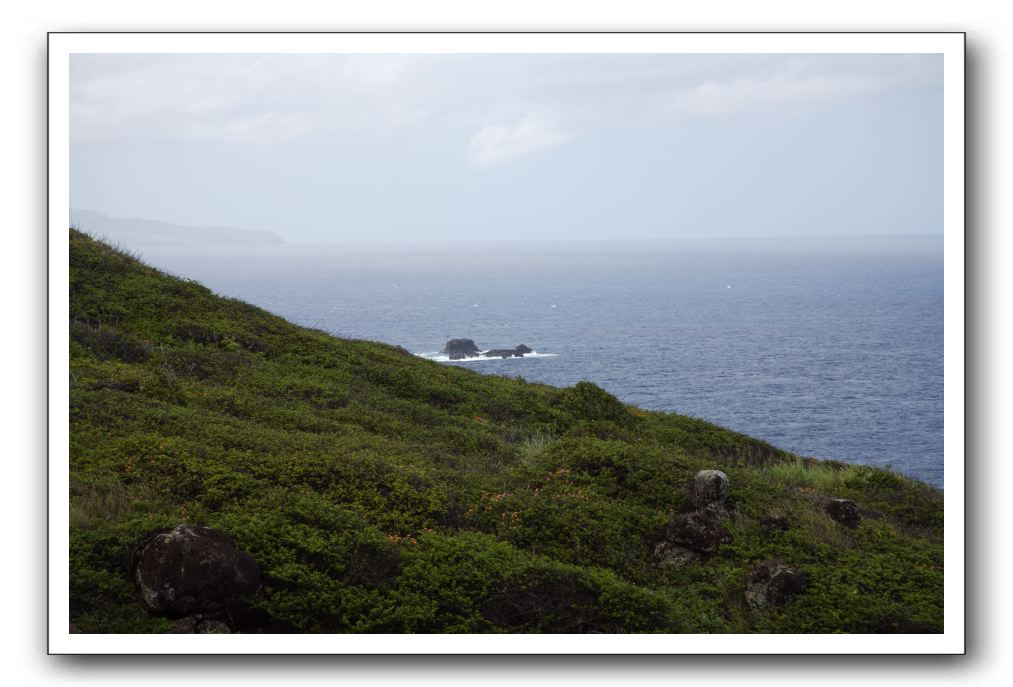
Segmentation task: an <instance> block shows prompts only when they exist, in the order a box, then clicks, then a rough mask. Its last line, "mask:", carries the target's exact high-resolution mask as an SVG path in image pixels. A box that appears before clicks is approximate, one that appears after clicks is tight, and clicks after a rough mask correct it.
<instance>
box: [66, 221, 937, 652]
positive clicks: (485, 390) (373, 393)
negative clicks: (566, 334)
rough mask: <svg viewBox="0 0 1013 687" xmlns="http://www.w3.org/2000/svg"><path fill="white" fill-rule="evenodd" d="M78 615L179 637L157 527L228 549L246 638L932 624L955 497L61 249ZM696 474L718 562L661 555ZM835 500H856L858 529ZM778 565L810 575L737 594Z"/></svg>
mask: <svg viewBox="0 0 1013 687" xmlns="http://www.w3.org/2000/svg"><path fill="white" fill-rule="evenodd" d="M70 242H71V251H70V256H71V259H70V318H71V319H70V337H71V347H70V351H71V353H70V358H71V360H70V372H71V374H70V380H69V381H70V386H71V389H70V399H71V400H70V404H71V407H70V419H71V427H70V476H71V493H70V495H69V497H70V503H71V510H70V523H69V526H70V541H71V551H70V554H71V569H70V582H71V607H70V609H69V612H70V620H71V622H72V623H73V624H74V627H75V628H76V629H77V630H78V631H80V632H164V631H167V630H168V627H169V624H168V621H166V620H165V619H162V618H156V617H153V616H150V615H149V614H148V613H147V612H146V611H145V610H144V608H143V606H142V605H141V603H140V599H139V594H138V592H137V590H136V588H135V585H134V581H133V578H132V575H131V570H130V561H131V556H132V554H133V553H134V550H135V547H136V545H137V543H138V542H139V541H141V540H142V539H143V538H144V537H145V535H147V534H148V533H150V532H152V531H154V530H158V529H160V528H167V527H173V526H175V525H177V524H180V523H182V522H187V523H191V524H200V525H207V526H209V527H213V528H216V529H220V530H222V531H224V532H226V533H228V534H229V535H230V536H231V537H232V538H233V539H234V540H235V541H236V543H237V544H238V545H239V546H240V547H241V548H242V549H243V550H245V551H247V552H249V553H250V554H251V555H252V556H253V557H254V558H255V559H256V561H257V562H258V564H259V565H260V567H261V569H262V573H263V577H262V585H261V588H260V590H259V591H258V592H257V594H256V596H255V597H254V598H253V599H251V601H250V602H249V606H248V607H247V608H245V609H243V610H242V612H238V611H237V613H236V614H235V617H233V618H232V619H231V620H232V622H233V629H234V630H237V631H243V632H792V633H795V632H939V631H941V630H942V604H943V593H942V575H943V571H942V565H943V563H942V561H943V551H942V517H943V516H942V494H941V492H939V491H938V490H935V489H932V488H931V487H928V486H926V485H923V484H921V483H918V482H914V481H911V480H908V479H905V478H903V477H901V476H898V475H896V474H893V473H889V472H884V471H881V470H876V469H872V468H868V467H861V466H848V465H844V464H840V463H826V462H817V461H812V460H804V459H801V458H798V457H796V456H793V455H791V454H788V453H786V452H783V451H780V450H778V449H776V448H774V447H772V446H770V445H768V444H765V443H763V442H761V441H758V440H755V439H752V438H749V437H747V436H743V435H741V434H736V433H734V432H731V431H727V430H724V429H722V428H720V427H717V426H714V425H712V424H709V423H706V422H703V421H700V420H696V419H692V418H688V417H683V416H678V415H671V414H664V413H656V412H647V411H643V410H640V409H638V408H635V407H630V406H626V405H624V404H622V403H620V402H619V401H618V400H617V399H615V398H614V397H613V396H611V395H609V394H608V393H606V392H605V391H604V390H602V389H600V388H598V387H597V386H595V385H593V384H590V383H581V384H578V385H577V386H575V387H573V388H569V389H557V388H553V387H549V386H544V385H539V384H532V383H528V382H525V381H524V380H522V379H514V378H505V377H495V376H486V375H481V374H478V373H475V372H472V371H470V370H465V369H460V368H458V367H453V366H443V365H440V364H438V363H434V362H431V361H427V360H423V359H420V358H417V357H415V356H412V355H410V354H408V353H407V352H406V351H404V350H402V349H398V348H395V347H392V346H388V345H384V344H380V343H373V342H367V341H352V340H345V339H339V338H335V337H332V336H330V335H328V334H326V333H324V332H320V331H316V330H312V329H306V328H303V327H298V326H295V325H293V324H290V323H288V322H286V321H284V320H282V319H281V318H279V317H276V316H273V315H271V314H269V313H267V312H265V311H263V310H260V309H258V308H256V307H253V306H251V305H249V304H246V303H243V302H240V301H237V300H232V299H227V298H222V297H219V296H216V295H214V294H213V293H211V292H210V291H209V290H208V289H206V288H204V287H203V286H201V285H199V284H197V283H194V282H190V281H186V280H182V279H178V278H175V277H172V276H169V275H166V274H164V273H161V272H159V271H157V270H155V269H153V268H150V267H147V266H145V265H143V264H142V263H140V262H138V261H137V260H136V259H134V258H133V257H131V256H130V255H129V254H126V253H123V252H121V251H118V250H116V249H113V248H110V247H109V246H107V245H105V244H103V243H100V242H98V241H96V240H93V239H92V238H90V237H88V236H86V235H84V234H82V233H80V232H77V231H73V230H72V231H71V234H70ZM702 469H719V470H721V471H723V472H724V473H726V474H727V476H728V479H729V484H730V489H729V493H728V497H727V501H726V503H725V507H726V510H723V511H722V515H723V519H722V523H723V525H722V526H723V528H724V529H725V535H726V536H724V537H723V538H722V541H721V543H720V545H718V546H716V549H717V550H716V551H713V552H711V551H708V552H704V553H702V554H699V555H696V554H694V555H691V556H690V555H687V556H684V557H682V558H681V559H680V558H678V557H675V558H673V557H671V556H666V555H665V551H666V550H667V549H666V546H668V545H669V543H668V542H667V541H666V537H667V538H669V539H670V538H671V534H670V533H671V530H672V528H671V527H670V524H671V523H672V522H673V519H676V518H677V516H678V515H679V514H680V513H684V512H688V511H691V510H692V509H693V507H694V506H693V505H692V504H691V503H690V497H689V493H688V491H687V485H688V484H689V483H690V482H691V481H692V479H693V477H694V475H695V474H696V473H697V472H698V471H699V470H702ZM827 497H843V498H847V499H851V500H853V501H854V502H855V503H856V504H857V506H858V509H859V510H860V512H861V516H862V520H861V522H860V523H859V524H858V525H857V526H856V527H847V526H845V524H844V523H842V522H838V521H835V520H834V519H832V518H831V517H830V516H829V515H828V514H827V511H826V509H825V508H824V504H825V503H826V498H827ZM769 559H777V560H779V561H782V562H783V563H784V564H786V565H788V566H791V567H792V568H793V569H795V570H797V571H798V572H800V573H801V574H802V575H804V576H805V578H806V580H807V581H808V586H807V588H806V589H805V591H804V592H802V593H800V594H798V595H797V596H795V597H794V598H792V599H790V600H789V601H788V602H787V603H785V604H783V605H774V606H770V607H757V606H756V605H754V604H751V603H749V602H747V599H746V594H745V592H746V589H747V576H748V575H749V571H750V570H751V569H752V568H753V567H754V566H755V565H756V564H757V563H758V562H760V561H764V560H769Z"/></svg>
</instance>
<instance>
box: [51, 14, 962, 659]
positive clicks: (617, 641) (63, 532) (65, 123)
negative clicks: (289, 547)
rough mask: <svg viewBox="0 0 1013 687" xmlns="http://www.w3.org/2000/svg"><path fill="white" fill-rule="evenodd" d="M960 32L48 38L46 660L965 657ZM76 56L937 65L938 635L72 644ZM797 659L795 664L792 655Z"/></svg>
mask: <svg viewBox="0 0 1013 687" xmlns="http://www.w3.org/2000/svg"><path fill="white" fill-rule="evenodd" d="M964 44H965V36H964V34H963V33H959V32H953V33H933V32H919V33H850V32H813V33H759V32H744V33H672V32H617V33H611V32H574V33H557V32H544V33H541V32H539V33H527V32H461V33H456V32H455V33H439V32H432V33H427V32H349V33H264V32H249V33H212V32H208V33H174V32H151V33H140V32H139V33H101V32H96V33H51V34H49V63H48V70H49V71H48V78H49V83H48V94H49V95H48V97H49V100H48V106H49V139H48V141H49V143H48V158H49V159H48V169H49V177H48V178H49V193H48V225H49V226H48V231H49V294H48V297H49V375H48V380H49V417H48V420H49V422H48V427H49V456H48V460H49V522H48V528H49V544H48V546H49V559H48V564H49V606H48V619H49V630H48V639H49V645H48V646H49V653H51V654H272V655H274V654H603V655H615V654H736V655H743V654H784V653H791V654H863V655H872V654H907V655H911V654H962V653H964V652H965V639H964V630H965V542H964V517H965V482H964V478H965V474H964V473H965V470H964V460H965V455H964V451H965V438H964V367H965V364H964V344H965V333H964V326H965V325H964V265H965V260H964V222H965V210H964V197H965V187H964V165H965V157H964V143H965V134H964V117H965V104H964V102H965V94H964V78H965V71H964ZM74 53H359V54H369V53H373V54H388V53H402V54H403V53H782V54H783V53H936V54H942V55H943V79H944V81H943V84H944V95H943V122H944V123H943V131H944V133H943V152H944V175H943V193H944V199H943V200H944V203H943V207H944V210H943V215H944V251H945V253H944V313H945V318H944V351H945V354H944V456H945V458H944V463H945V470H944V479H945V490H944V509H945V510H944V512H945V520H944V542H945V544H944V570H945V573H944V632H943V633H941V634H924V635H790V637H791V641H785V638H786V635H678V638H677V639H673V637H672V635H506V636H504V635H454V636H453V640H452V641H451V639H450V638H449V637H448V636H447V635H341V637H340V640H336V639H335V637H334V636H333V635H126V634H119V635H99V634H71V633H70V631H69V620H68V608H69V503H68V496H67V495H68V493H69V387H68V384H67V379H68V373H69V327H68V318H69V301H68V292H69V272H68V265H69V253H68V251H69V247H68V241H67V222H68V218H69V216H70V193H69V189H70V163H69V154H70V116H69V115H70V112H69V86H70V77H69V63H70V56H71V55H72V54H74ZM786 647H790V652H786V651H785V648H786Z"/></svg>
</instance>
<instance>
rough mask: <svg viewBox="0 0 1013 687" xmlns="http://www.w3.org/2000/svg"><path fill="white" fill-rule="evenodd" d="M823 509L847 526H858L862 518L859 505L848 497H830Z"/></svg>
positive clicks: (833, 518) (832, 517)
mask: <svg viewBox="0 0 1013 687" xmlns="http://www.w3.org/2000/svg"><path fill="white" fill-rule="evenodd" d="M823 509H824V510H825V511H826V512H827V515H829V516H830V518H831V519H832V520H836V521H837V522H839V523H841V524H842V525H845V526H847V527H851V528H855V527H858V523H859V522H860V521H861V520H862V516H861V515H860V514H859V512H858V506H856V505H855V502H854V501H849V500H848V499H828V500H827V501H826V503H825V504H824V506H823Z"/></svg>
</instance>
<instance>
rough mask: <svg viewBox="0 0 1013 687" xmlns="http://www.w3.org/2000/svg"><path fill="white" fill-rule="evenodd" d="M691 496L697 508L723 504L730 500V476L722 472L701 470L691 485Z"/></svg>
mask: <svg viewBox="0 0 1013 687" xmlns="http://www.w3.org/2000/svg"><path fill="white" fill-rule="evenodd" d="M690 496H691V497H692V500H693V505H694V506H696V507H697V508H705V507H707V506H710V505H712V504H723V503H724V502H725V499H726V498H728V475H726V474H725V473H723V472H721V471H720V470H701V471H700V472H698V473H696V476H695V477H694V478H693V483H692V484H691V485H690Z"/></svg>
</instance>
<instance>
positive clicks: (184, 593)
mask: <svg viewBox="0 0 1013 687" xmlns="http://www.w3.org/2000/svg"><path fill="white" fill-rule="evenodd" d="M142 544H143V547H144V548H143V550H141V552H140V554H139V556H138V557H137V558H136V564H135V567H134V579H135V580H136V581H137V586H138V588H139V589H140V591H141V598H142V600H143V601H144V605H145V606H146V607H147V608H148V610H150V611H151V612H152V613H154V614H156V615H162V616H166V617H168V618H184V617H186V616H192V615H198V614H204V613H215V612H218V611H221V610H223V609H226V608H228V607H230V606H233V605H237V604H239V603H241V602H242V601H243V600H245V599H247V598H248V597H250V596H251V595H252V594H253V593H254V592H256V591H257V588H258V587H259V586H260V567H259V566H258V565H257V563H256V561H254V560H253V558H252V557H251V556H250V555H249V554H248V553H246V552H245V551H241V550H240V549H239V548H237V547H236V544H235V542H233V541H232V539H231V538H230V537H229V536H228V535H226V534H225V533H223V532H219V531H217V530H213V529H210V528H207V527H195V526H191V525H178V526H176V527H175V528H173V529H172V530H169V531H165V532H160V533H158V534H155V535H153V536H152V537H150V538H149V539H148V540H147V541H145V542H142Z"/></svg>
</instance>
